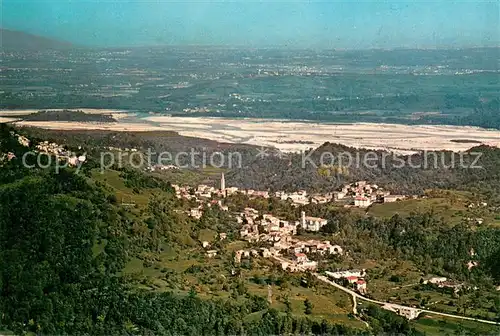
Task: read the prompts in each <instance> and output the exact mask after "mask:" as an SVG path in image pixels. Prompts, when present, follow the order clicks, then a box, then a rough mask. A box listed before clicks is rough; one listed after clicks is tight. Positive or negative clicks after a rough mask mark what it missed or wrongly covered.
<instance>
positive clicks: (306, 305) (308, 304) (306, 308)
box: [304, 299, 313, 315]
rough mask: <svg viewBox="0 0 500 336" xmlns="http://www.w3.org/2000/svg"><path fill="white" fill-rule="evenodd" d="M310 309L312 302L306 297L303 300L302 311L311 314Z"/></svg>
mask: <svg viewBox="0 0 500 336" xmlns="http://www.w3.org/2000/svg"><path fill="white" fill-rule="evenodd" d="M312 309H313V304H312V303H311V301H309V299H306V300H305V301H304V313H305V314H306V315H311V314H312Z"/></svg>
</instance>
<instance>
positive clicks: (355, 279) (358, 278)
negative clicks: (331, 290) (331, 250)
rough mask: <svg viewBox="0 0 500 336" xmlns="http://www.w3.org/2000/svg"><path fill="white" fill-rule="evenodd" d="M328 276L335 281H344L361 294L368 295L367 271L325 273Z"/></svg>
mask: <svg viewBox="0 0 500 336" xmlns="http://www.w3.org/2000/svg"><path fill="white" fill-rule="evenodd" d="M325 273H326V275H327V276H329V277H330V278H332V279H334V280H344V281H347V282H348V283H349V284H350V285H352V286H354V288H355V289H356V290H357V291H358V292H360V293H361V294H366V280H365V279H364V277H365V276H366V271H365V270H364V269H363V270H346V271H337V272H329V271H326V272H325Z"/></svg>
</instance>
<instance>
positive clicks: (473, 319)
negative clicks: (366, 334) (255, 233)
mask: <svg viewBox="0 0 500 336" xmlns="http://www.w3.org/2000/svg"><path fill="white" fill-rule="evenodd" d="M313 275H314V276H315V277H316V278H318V279H319V280H321V281H323V282H325V283H327V284H329V285H332V286H334V287H336V288H338V289H340V290H342V291H344V292H346V293H348V294H350V295H351V296H352V298H353V302H354V308H353V311H354V312H355V313H356V312H357V307H356V306H357V304H356V299H360V300H364V301H368V302H371V303H375V304H378V305H381V306H386V307H391V306H393V307H403V308H407V309H412V310H415V311H417V312H418V313H419V314H420V313H428V314H434V315H440V316H445V317H451V318H456V319H461V320H469V321H475V322H481V323H487V324H493V325H500V323H499V322H494V321H488V320H482V319H478V318H474V317H467V316H460V315H453V314H446V313H441V312H436V311H433V310H427V309H417V308H413V307H410V306H404V305H395V304H393V303H390V302H383V301H377V300H373V299H370V298H367V297H365V296H363V295H361V294H359V293H357V292H355V291H353V290H350V289H349V288H345V287H344V286H341V285H339V284H337V283H335V282H334V281H331V280H329V279H328V278H327V277H326V276H324V275H320V274H318V273H313Z"/></svg>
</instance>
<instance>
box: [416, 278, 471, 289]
mask: <svg viewBox="0 0 500 336" xmlns="http://www.w3.org/2000/svg"><path fill="white" fill-rule="evenodd" d="M423 283H424V284H432V285H435V286H437V287H439V288H451V289H453V291H454V292H455V293H456V292H458V291H459V290H460V289H462V288H463V287H464V284H463V283H457V282H453V281H450V280H448V278H446V277H434V278H430V279H429V280H425V281H424V282H423Z"/></svg>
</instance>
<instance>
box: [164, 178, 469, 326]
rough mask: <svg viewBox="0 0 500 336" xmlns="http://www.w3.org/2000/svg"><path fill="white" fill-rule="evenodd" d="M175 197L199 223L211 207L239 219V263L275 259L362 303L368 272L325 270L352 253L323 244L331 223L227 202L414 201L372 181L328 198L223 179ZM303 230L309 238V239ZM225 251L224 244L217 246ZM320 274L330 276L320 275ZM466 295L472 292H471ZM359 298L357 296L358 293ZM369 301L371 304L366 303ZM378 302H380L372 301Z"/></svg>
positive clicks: (363, 204) (406, 312) (410, 312)
mask: <svg viewBox="0 0 500 336" xmlns="http://www.w3.org/2000/svg"><path fill="white" fill-rule="evenodd" d="M172 187H173V188H174V190H175V194H176V197H177V198H179V199H187V200H190V201H191V204H192V203H195V204H198V206H197V207H192V208H190V209H189V210H187V212H188V215H189V216H191V217H192V218H194V219H200V218H201V217H202V216H203V212H204V211H205V210H206V207H213V206H215V207H218V208H219V209H220V210H221V211H224V212H227V213H228V215H229V216H230V217H231V218H232V219H234V223H235V227H236V228H237V235H236V236H235V237H234V238H235V239H238V240H241V241H246V242H247V243H248V246H249V247H248V248H245V249H239V250H236V251H234V252H233V258H234V262H235V263H236V264H239V263H242V262H243V261H244V260H250V259H251V258H256V257H260V258H265V259H271V260H273V261H274V262H276V263H278V264H279V265H280V266H281V268H282V269H283V270H284V271H287V272H310V273H311V274H314V275H315V276H317V277H318V279H320V280H321V281H324V282H327V283H330V284H334V285H335V286H338V288H339V289H342V290H344V291H346V292H347V293H349V294H351V295H353V296H354V295H358V296H359V297H358V299H367V297H366V296H365V295H367V294H368V297H369V293H370V291H369V277H368V278H367V270H365V269H337V270H335V271H324V272H323V271H321V270H320V269H319V263H320V262H321V261H323V260H326V259H329V258H332V257H333V258H342V257H343V256H346V255H347V254H348V252H347V251H345V249H344V248H343V247H342V246H340V245H337V244H335V243H333V242H332V241H330V240H326V239H318V238H313V237H318V235H317V233H319V232H320V231H321V229H322V228H323V227H324V226H325V225H327V224H328V220H326V219H324V218H319V217H312V216H308V215H307V213H306V212H305V211H301V212H300V217H299V219H298V220H295V221H289V220H285V219H283V218H279V217H277V216H274V215H273V214H270V213H265V212H262V211H258V210H256V209H254V208H251V207H245V208H244V209H242V211H237V212H231V211H230V210H229V207H228V205H227V204H225V200H226V198H227V197H229V196H231V195H234V194H241V195H246V196H247V197H248V198H249V199H256V198H271V197H274V198H277V199H279V200H281V201H287V202H291V204H292V205H293V206H294V207H298V206H301V205H308V204H324V203H329V202H335V203H337V204H338V205H340V206H343V207H346V208H351V207H352V208H367V207H369V206H370V205H372V204H374V203H392V202H397V201H400V200H404V199H407V198H414V197H415V196H406V195H392V194H391V193H390V192H389V191H386V190H384V189H383V188H381V187H379V186H378V185H375V184H371V183H369V182H367V181H358V182H355V183H352V184H348V185H345V186H343V187H342V188H340V189H339V190H338V191H333V192H331V193H327V194H308V193H307V192H306V191H304V190H300V191H296V192H285V191H277V192H274V193H271V192H269V191H259V190H241V189H238V188H236V187H226V183H225V177H224V174H223V173H222V174H221V178H220V188H216V187H213V186H208V185H198V186H197V187H195V188H192V187H188V186H179V185H172ZM299 231H301V232H304V233H307V235H306V236H304V235H301V234H299ZM216 239H218V240H219V241H222V240H226V239H228V234H227V233H226V232H218V233H217V237H216ZM212 245H213V244H212V243H211V242H209V241H201V246H202V248H203V249H204V251H205V252H204V253H205V254H206V256H207V258H214V257H216V256H217V255H218V254H220V253H223V251H220V250H217V249H216V248H214V246H212ZM215 245H217V246H221V245H220V244H215ZM470 254H471V261H470V262H469V264H468V265H467V267H468V268H469V269H471V268H473V267H476V266H477V265H478V264H477V262H475V261H473V257H474V251H473V250H471V252H470ZM321 274H325V275H326V276H324V275H321ZM421 284H423V285H426V286H431V287H433V288H436V289H439V288H448V289H449V290H451V291H452V292H455V293H457V292H458V291H459V290H461V289H463V288H464V284H463V283H458V282H454V281H452V280H449V279H447V278H445V277H429V278H427V280H422V282H421ZM466 289H467V290H469V289H471V288H466ZM354 293H355V294H354ZM367 300H370V299H367ZM373 302H378V301H375V300H373ZM383 308H385V309H388V310H391V311H394V312H396V313H398V314H399V315H401V316H404V317H405V318H408V319H414V318H416V317H417V316H418V314H419V313H420V312H421V309H417V308H416V307H413V306H412V307H407V306H401V305H398V304H395V303H390V302H386V303H385V304H384V305H383Z"/></svg>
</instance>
